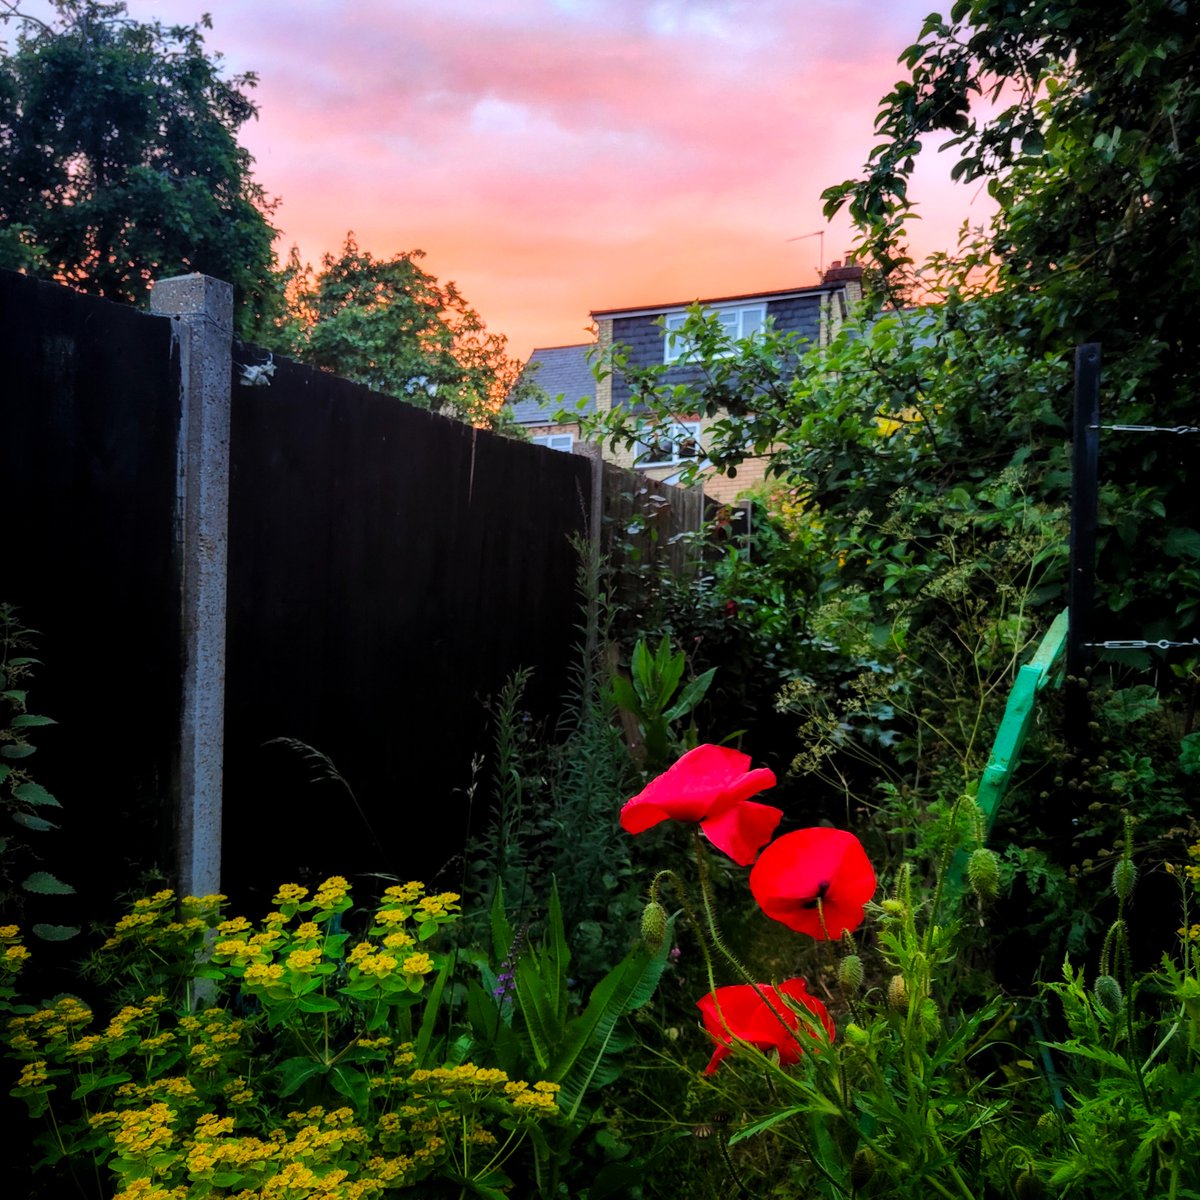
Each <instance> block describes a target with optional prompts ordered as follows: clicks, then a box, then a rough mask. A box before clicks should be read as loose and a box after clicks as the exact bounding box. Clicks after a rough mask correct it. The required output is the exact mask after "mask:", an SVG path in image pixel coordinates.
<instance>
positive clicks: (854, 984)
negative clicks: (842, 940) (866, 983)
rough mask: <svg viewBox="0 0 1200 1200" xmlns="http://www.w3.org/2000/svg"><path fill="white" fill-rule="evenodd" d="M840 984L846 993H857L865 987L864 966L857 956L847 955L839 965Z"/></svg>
mask: <svg viewBox="0 0 1200 1200" xmlns="http://www.w3.org/2000/svg"><path fill="white" fill-rule="evenodd" d="M838 983H839V984H840V985H841V988H842V991H844V992H857V991H858V989H859V988H861V987H862V985H863V964H862V959H861V958H859V957H858V955H857V954H847V955H846V957H845V958H843V959H842V961H841V962H840V963H838Z"/></svg>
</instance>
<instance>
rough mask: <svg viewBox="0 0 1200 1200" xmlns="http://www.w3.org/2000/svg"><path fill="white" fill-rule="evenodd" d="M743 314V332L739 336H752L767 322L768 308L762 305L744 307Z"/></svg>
mask: <svg viewBox="0 0 1200 1200" xmlns="http://www.w3.org/2000/svg"><path fill="white" fill-rule="evenodd" d="M741 316H742V332H741V334H740V335H739V336H741V337H744V338H746V337H750V336H751V334H755V333H757V332H758V331H759V330H760V329H761V328H762V327H763V325H764V324H765V323H766V316H767V314H766V310H765V309H764V308H761V307H757V306H756V307H754V308H743V309H742V312H741Z"/></svg>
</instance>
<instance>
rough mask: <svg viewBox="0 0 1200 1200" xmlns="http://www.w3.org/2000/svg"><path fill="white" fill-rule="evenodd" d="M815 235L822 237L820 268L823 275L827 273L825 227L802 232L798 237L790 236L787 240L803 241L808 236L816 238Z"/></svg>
mask: <svg viewBox="0 0 1200 1200" xmlns="http://www.w3.org/2000/svg"><path fill="white" fill-rule="evenodd" d="M814 237H815V238H820V239H821V242H820V245H821V249H820V259H821V266H820V268H819V270H820V273H821V274H822V275H824V274H825V230H823V229H817V230H814V231H813V232H812V233H802V234H800V235H799V236H798V237H790V238H788V239H787V240H788V241H789V242H803V241H805V240H806V239H807V238H814Z"/></svg>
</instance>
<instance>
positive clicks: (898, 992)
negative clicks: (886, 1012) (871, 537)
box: [887, 975, 908, 1012]
mask: <svg viewBox="0 0 1200 1200" xmlns="http://www.w3.org/2000/svg"><path fill="white" fill-rule="evenodd" d="M887 1002H888V1008H890V1009H891V1010H892V1011H893V1012H905V1011H906V1010H907V1008H908V984H907V983H905V981H904V976H903V975H893V976H892V979H891V982H890V983H889V984H888V990H887Z"/></svg>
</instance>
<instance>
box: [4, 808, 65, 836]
mask: <svg viewBox="0 0 1200 1200" xmlns="http://www.w3.org/2000/svg"><path fill="white" fill-rule="evenodd" d="M12 819H13V821H14V822H15V823H16V824H17V825H24V826H25V828H26V829H34V830H37V832H38V833H45V832H46V830H48V829H57V828H58V826H57V825H55V824H54V822H53V821H47V820H46V818H45V817H37V816H34V814H33V813H27V812H20V811H17V812H15V813H13V814H12Z"/></svg>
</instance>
